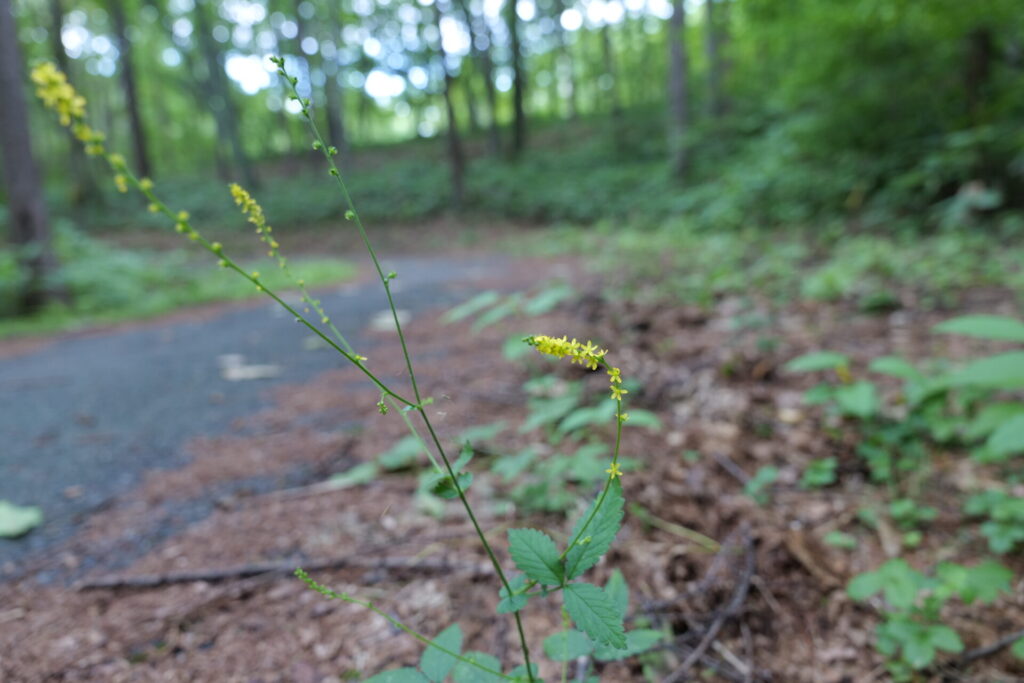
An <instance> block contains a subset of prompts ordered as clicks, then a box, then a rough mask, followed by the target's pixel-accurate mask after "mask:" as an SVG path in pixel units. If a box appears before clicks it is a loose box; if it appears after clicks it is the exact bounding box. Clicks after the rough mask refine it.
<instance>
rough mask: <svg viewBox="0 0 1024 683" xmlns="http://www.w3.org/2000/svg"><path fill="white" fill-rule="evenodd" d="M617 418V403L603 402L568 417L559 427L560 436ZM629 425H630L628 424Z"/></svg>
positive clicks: (579, 410)
mask: <svg viewBox="0 0 1024 683" xmlns="http://www.w3.org/2000/svg"><path fill="white" fill-rule="evenodd" d="M614 417H615V402H614V401H602V402H601V403H598V404H597V405H596V406H590V407H586V408H579V409H577V410H574V411H573V412H571V413H570V414H569V415H567V416H566V418H565V419H564V420H562V422H561V423H559V425H558V430H557V431H558V433H559V434H568V433H570V432H574V431H576V430H578V429H583V428H584V427H590V426H592V425H596V424H605V423H607V422H610V421H611V420H612V419H614ZM627 424H629V423H627Z"/></svg>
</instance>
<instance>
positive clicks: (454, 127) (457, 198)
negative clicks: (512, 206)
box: [434, 2, 466, 209]
mask: <svg viewBox="0 0 1024 683" xmlns="http://www.w3.org/2000/svg"><path fill="white" fill-rule="evenodd" d="M434 25H435V26H437V35H438V39H437V55H438V58H439V59H440V60H441V69H442V71H443V72H444V106H445V109H446V110H447V112H448V163H449V165H450V167H451V174H452V176H451V177H452V205H453V207H454V208H455V209H460V208H462V200H463V195H464V186H465V183H464V176H465V166H466V160H465V156H464V154H463V152H462V140H461V139H460V138H459V126H458V122H457V121H456V118H455V106H454V103H453V102H452V85H453V83H454V79H453V78H452V74H451V71H450V70H449V69H448V58H447V55H446V54H445V51H444V41H443V40H441V7H440V5H439V4H438V3H437V2H435V5H434Z"/></svg>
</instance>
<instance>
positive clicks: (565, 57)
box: [554, 0, 580, 121]
mask: <svg viewBox="0 0 1024 683" xmlns="http://www.w3.org/2000/svg"><path fill="white" fill-rule="evenodd" d="M554 8H555V13H556V15H557V16H556V17H555V34H556V35H557V36H558V53H559V57H558V59H557V60H556V64H558V65H559V66H561V64H565V70H566V72H567V73H568V75H569V96H568V97H567V98H566V100H567V102H568V104H569V118H570V119H571V120H573V121H575V120H576V118H577V117H578V116H579V113H580V107H579V98H578V95H577V94H576V93H577V90H576V62H575V60H574V59H573V56H572V46H571V45H570V44H569V41H568V39H567V38H566V30H565V29H564V28H562V13H563V12H564V11H565V0H555V4H554ZM555 73H556V74H557V73H558V69H557V68H556V69H555ZM555 80H557V78H556V79H555Z"/></svg>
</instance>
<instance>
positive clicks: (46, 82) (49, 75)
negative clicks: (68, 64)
mask: <svg viewBox="0 0 1024 683" xmlns="http://www.w3.org/2000/svg"><path fill="white" fill-rule="evenodd" d="M31 78H32V82H33V83H35V84H36V85H37V86H38V87H37V88H36V94H37V95H38V96H39V99H41V100H42V101H43V104H44V105H45V106H46V108H47V109H51V110H53V111H54V112H56V113H57V118H58V119H60V124H61V125H62V126H65V127H70V126H71V125H72V122H77V121H78V120H79V119H81V118H82V117H83V116H85V98H84V97H82V96H81V95H79V94H78V93H77V92H75V89H74V88H73V87H71V84H70V83H68V79H67V76H65V75H64V74H63V73H61V71H60V70H59V69H58V68H57V67H56V66H55V65H54V64H53V63H52V62H43V63H42V64H39V65H38V66H36V67H35V68H34V69H32V73H31Z"/></svg>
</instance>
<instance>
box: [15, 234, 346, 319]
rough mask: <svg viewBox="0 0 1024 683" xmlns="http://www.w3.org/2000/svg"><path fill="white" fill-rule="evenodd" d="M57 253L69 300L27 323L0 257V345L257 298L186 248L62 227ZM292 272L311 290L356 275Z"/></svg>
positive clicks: (271, 275)
mask: <svg viewBox="0 0 1024 683" xmlns="http://www.w3.org/2000/svg"><path fill="white" fill-rule="evenodd" d="M56 250H57V254H58V258H59V259H60V261H61V268H60V270H59V278H60V279H59V282H58V284H60V285H61V286H62V287H63V288H64V289H65V290H66V291H67V292H68V293H69V294H70V303H69V304H55V305H53V306H50V307H48V308H47V309H46V310H44V311H42V312H41V313H39V314H38V315H35V316H32V317H28V318H16V317H11V309H12V306H13V304H12V302H13V296H14V292H15V287H16V286H17V282H18V272H17V268H16V266H15V260H14V255H13V254H12V253H11V252H10V251H9V250H2V251H0V313H2V314H3V315H0V339H2V338H7V337H13V336H22V335H37V334H50V333H54V332H62V331H68V330H75V329H82V328H86V327H91V326H95V325H103V324H110V323H117V322H122V321H127V320H137V319H142V318H151V317H154V316H157V315H161V314H163V313H167V312H170V311H173V310H176V309H179V308H183V307H187V306H194V305H197V304H203V303H211V302H218V301H237V300H241V299H249V298H254V297H257V296H259V295H260V293H259V292H257V291H256V290H255V289H254V288H253V287H252V286H251V285H248V284H247V283H245V282H243V281H241V280H240V279H239V278H238V277H237V276H236V275H234V274H233V273H228V272H225V271H223V270H221V269H219V268H217V267H216V265H215V264H213V263H212V262H211V261H210V259H209V258H204V256H205V255H203V254H197V253H195V252H194V251H193V250H191V249H188V248H187V246H186V247H182V248H179V249H174V250H170V251H155V250H127V249H120V248H116V247H113V246H111V245H110V244H107V243H105V242H102V241H99V240H96V239H93V238H90V237H88V236H86V235H84V234H82V233H81V232H78V231H76V230H73V229H71V228H68V227H66V226H63V227H60V228H59V229H58V230H57V239H56ZM249 266H251V268H253V269H261V277H262V279H263V280H264V281H265V282H266V283H267V284H268V285H269V286H270V287H273V288H275V289H287V288H288V286H289V284H290V282H289V281H288V280H287V278H286V277H285V275H284V274H283V273H281V272H280V271H279V270H278V269H277V268H276V267H272V264H269V263H267V262H266V261H264V262H263V263H262V264H261V263H260V262H258V261H253V262H252V263H251V264H248V265H247V267H249ZM292 268H293V270H294V271H295V272H296V273H297V274H298V275H299V276H300V277H302V278H304V279H305V280H306V283H307V285H308V286H310V287H317V286H323V285H328V284H334V283H338V282H342V281H345V280H348V279H351V278H352V277H353V276H354V275H355V272H356V269H355V266H354V265H352V264H351V263H350V262H349V261H346V260H342V259H338V258H306V259H296V260H295V261H294V262H293V263H292Z"/></svg>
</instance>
